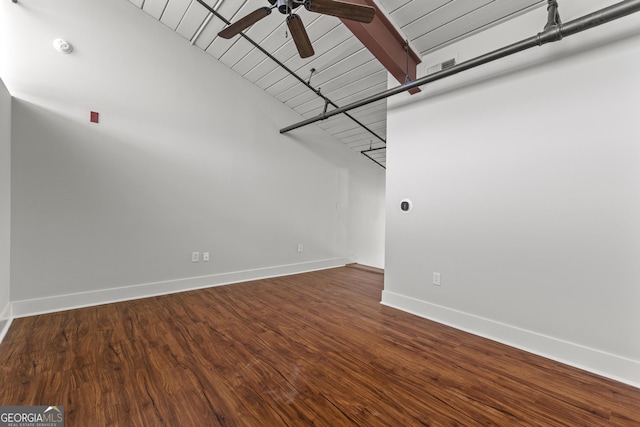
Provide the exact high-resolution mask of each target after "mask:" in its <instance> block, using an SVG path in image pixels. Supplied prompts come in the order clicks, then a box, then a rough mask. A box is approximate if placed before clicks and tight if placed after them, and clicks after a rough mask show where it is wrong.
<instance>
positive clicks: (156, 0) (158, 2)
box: [142, 0, 168, 20]
mask: <svg viewBox="0 0 640 427" xmlns="http://www.w3.org/2000/svg"><path fill="white" fill-rule="evenodd" d="M167 2H168V0H146V1H145V2H144V5H143V6H142V10H144V11H145V12H146V13H147V14H149V15H151V16H153V17H154V18H156V19H158V20H159V19H160V17H161V16H162V13H163V12H164V8H165V7H166V6H167Z"/></svg>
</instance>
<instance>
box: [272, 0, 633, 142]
mask: <svg viewBox="0 0 640 427" xmlns="http://www.w3.org/2000/svg"><path fill="white" fill-rule="evenodd" d="M638 11H640V0H625V1H622V2H620V3H617V4H615V5H612V6H610V7H606V8H604V9H601V10H599V11H597V12H593V13H590V14H588V15H585V16H583V17H581V18H578V19H575V20H573V21H570V22H567V23H566V24H560V23H558V24H557V25H552V26H549V27H548V28H545V30H543V31H542V32H541V33H538V34H537V35H535V36H532V37H529V38H527V39H524V40H521V41H519V42H516V43H513V44H511V45H509V46H505V47H503V48H501V49H498V50H494V51H493V52H489V53H487V54H485V55H482V56H479V57H477V58H474V59H471V60H469V61H465V62H461V63H460V64H458V65H455V66H453V67H451V68H447V69H445V70H442V71H440V72H438V73H435V74H431V75H428V76H425V77H422V78H420V79H417V80H414V81H413V82H411V83H407V84H404V85H402V86H398V87H395V88H392V89H388V90H386V91H384V92H381V93H379V94H377V95H373V96H370V97H368V98H365V99H362V100H360V101H355V102H352V103H351V104H349V105H346V106H344V107H342V108H336V109H335V110H331V111H329V112H328V113H326V114H323V115H322V116H320V117H315V118H312V119H307V120H304V121H301V122H299V123H296V124H294V125H291V126H288V127H286V128H283V129H281V130H280V133H287V132H290V131H292V130H295V129H298V128H301V127H303V126H307V125H310V124H312V123H316V122H318V121H320V120H326V119H328V118H330V117H333V116H335V115H337V114H342V113H346V112H348V111H351V110H353V109H355V108H359V107H363V106H365V105H368V104H371V103H373V102H376V101H380V100H382V99H386V98H389V97H391V96H393V95H397V94H399V93H402V92H406V91H408V90H411V89H414V88H417V87H419V86H423V85H425V84H427V83H432V82H435V81H438V80H442V79H444V78H446V77H450V76H453V75H455V74H458V73H461V72H463V71H467V70H470V69H472V68H475V67H478V66H480V65H484V64H487V63H489V62H493V61H496V60H498V59H501V58H504V57H506V56H510V55H513V54H515V53H518V52H522V51H524V50H527V49H530V48H532V47H536V46H542V45H543V44H547V43H551V42H556V41H559V40H562V38H563V37H569V36H572V35H574V34H577V33H580V32H582V31H586V30H589V29H591V28H594V27H597V26H599V25H602V24H606V23H608V22H611V21H614V20H616V19H619V18H622V17H625V16H627V15H631V14H632V13H635V12H638ZM556 12H557V9H556ZM554 15H555V14H554Z"/></svg>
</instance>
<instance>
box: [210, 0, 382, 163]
mask: <svg viewBox="0 0 640 427" xmlns="http://www.w3.org/2000/svg"><path fill="white" fill-rule="evenodd" d="M197 2H198V3H200V4H201V5H202V6H203V7H204V8H205V9H207V10H208V11H209V13H211V14H212V15H214V16H216V17H217V18H218V19H220V20H221V21H222V22H224V23H225V24H227V25H230V24H231V22H230V21H229V20H228V19H226V18H225V17H224V16H222V15H221V14H220V13H219V12H218V11H217V10H216V8H215V7H211V6H209V5H208V4H207V3H205V2H204V0H197ZM240 36H242V37H243V38H244V39H245V40H247V41H248V42H249V43H251V44H252V45H253V46H254V47H255V48H256V49H258V50H259V51H260V52H262V53H263V54H264V55H265V56H267V57H268V58H269V59H271V60H272V61H273V62H275V63H276V64H277V65H278V66H279V67H281V68H282V69H283V70H285V71H286V72H287V73H289V74H290V75H291V76H293V77H294V78H295V79H296V80H298V81H299V82H300V83H302V84H303V85H304V86H305V87H307V88H308V89H309V90H311V91H312V92H313V93H314V94H316V95H317V96H318V97H320V98H322V100H323V101H324V103H325V107H324V111H323V113H321V114H324V113H326V111H327V108H328V106H329V105H330V106H332V107H334V108H336V109H337V108H340V107H339V106H338V105H337V104H336V103H334V102H333V101H331V100H330V99H329V98H328V97H326V96H324V95H323V94H322V92H321V91H320V89H316V88H314V87H313V86H312V85H311V84H310V80H311V78H309V81H305V80H304V79H303V78H302V77H300V76H299V75H298V74H297V73H296V72H294V71H293V70H291V69H290V68H289V67H287V66H286V65H285V64H283V63H282V62H281V61H280V60H278V59H277V58H276V57H274V56H273V55H272V54H270V53H269V52H267V50H265V49H264V48H263V47H262V46H260V45H259V44H258V43H256V42H255V41H254V40H253V39H251V38H250V37H249V36H247V35H246V34H245V33H244V32H241V33H240ZM312 74H313V73H312ZM344 114H345V116H347V117H349V119H351V120H352V121H354V122H355V123H356V124H357V125H358V126H360V127H362V128H363V129H365V130H366V131H367V132H369V133H370V134H371V135H373V137H375V138H376V139H378V140H380V141H381V142H383V143H384V144H385V147H380V148H381V149H383V148H386V143H387V141H386V139H384V138H382V137H381V136H380V135H378V134H377V133H376V132H374V131H373V130H371V129H370V128H369V127H368V126H366V125H365V124H364V123H362V122H361V121H359V120H358V119H356V118H355V117H353V116H352V115H350V114H348V113H347V112H345V113H344ZM366 151H367V150H365V151H364V152H361V153H362V154H363V155H364V156H365V157H367V158H368V159H370V160H371V161H373V162H374V163H376V164H377V165H379V166H381V167H383V168H384V167H385V166H384V165H382V164H381V163H380V162H378V161H377V160H376V159H375V158H373V157H371V156H370V155H369V154H368V153H367V152H366ZM385 169H386V168H385Z"/></svg>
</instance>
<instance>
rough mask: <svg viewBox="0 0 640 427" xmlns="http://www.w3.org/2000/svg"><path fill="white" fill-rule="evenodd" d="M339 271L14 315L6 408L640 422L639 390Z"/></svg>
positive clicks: (477, 421) (95, 416)
mask: <svg viewBox="0 0 640 427" xmlns="http://www.w3.org/2000/svg"><path fill="white" fill-rule="evenodd" d="M382 282H383V276H382V275H381V274H378V273H375V272H370V271H366V270H362V269H355V268H348V267H345V268H338V269H332V270H325V271H319V272H312V273H306V274H300V275H295V276H288V277H282V278H274V279H267V280H260V281H254V282H248V283H243V284H237V285H231V286H223V287H216V288H210V289H205V290H199V291H193V292H185V293H180V294H174V295H168V296H161V297H156V298H148V299H144V300H137V301H129V302H123V303H117V304H109V305H104V306H99V307H91V308H85V309H79V310H73V311H67V312H61V313H54V314H47V315H42V316H35V317H29V318H23V319H16V320H15V321H14V323H13V325H12V326H11V329H10V330H9V332H8V333H7V336H6V338H5V340H4V342H3V343H2V344H0V369H1V370H0V377H1V378H0V379H1V381H0V405H63V406H64V409H65V418H66V420H65V421H66V424H65V425H67V426H71V427H74V426H163V425H166V426H307V425H315V426H401V427H404V426H453V425H465V426H467V425H468V426H475V425H496V426H534V425H535V426H638V425H640V390H639V389H636V388H633V387H630V386H626V385H624V384H620V383H617V382H615V381H611V380H608V379H605V378H601V377H598V376H596V375H592V374H589V373H586V372H582V371H579V370H577V369H574V368H571V367H568V366H564V365H562V364H559V363H556V362H553V361H550V360H546V359H543V358H541V357H537V356H534V355H531V354H528V353H525V352H522V351H519V350H516V349H513V348H510V347H507V346H504V345H501V344H498V343H495V342H492V341H489V340H486V339H483V338H479V337H476V336H473V335H470V334H466V333H464V332H460V331H457V330H454V329H451V328H448V327H445V326H442V325H439V324H437V323H434V322H430V321H428V320H425V319H421V318H418V317H415V316H412V315H409V314H407V313H403V312H400V311H397V310H394V309H391V308H388V307H384V306H382V305H381V304H380V303H379V301H380V296H381V291H382Z"/></svg>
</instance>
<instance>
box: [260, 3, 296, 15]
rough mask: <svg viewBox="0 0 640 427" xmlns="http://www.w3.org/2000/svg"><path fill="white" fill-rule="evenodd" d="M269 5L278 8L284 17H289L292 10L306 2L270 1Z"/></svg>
mask: <svg viewBox="0 0 640 427" xmlns="http://www.w3.org/2000/svg"><path fill="white" fill-rule="evenodd" d="M269 3H271V4H272V5H274V6H275V7H277V8H278V10H279V11H280V13H282V14H283V15H288V14H289V13H291V11H292V10H294V9H297V8H298V7H300V6H301V5H302V4H303V3H304V0H269Z"/></svg>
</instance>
